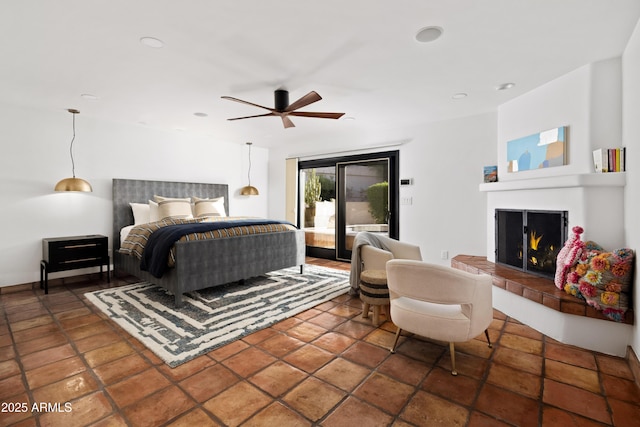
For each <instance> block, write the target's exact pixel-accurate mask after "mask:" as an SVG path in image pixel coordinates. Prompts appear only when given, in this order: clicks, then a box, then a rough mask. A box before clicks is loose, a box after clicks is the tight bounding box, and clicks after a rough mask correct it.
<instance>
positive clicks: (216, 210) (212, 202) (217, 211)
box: [193, 197, 227, 218]
mask: <svg viewBox="0 0 640 427" xmlns="http://www.w3.org/2000/svg"><path fill="white" fill-rule="evenodd" d="M193 203H194V207H193V216H195V217H196V218H201V217H205V216H227V213H226V212H225V210H224V197H217V198H215V199H201V198H199V197H193Z"/></svg>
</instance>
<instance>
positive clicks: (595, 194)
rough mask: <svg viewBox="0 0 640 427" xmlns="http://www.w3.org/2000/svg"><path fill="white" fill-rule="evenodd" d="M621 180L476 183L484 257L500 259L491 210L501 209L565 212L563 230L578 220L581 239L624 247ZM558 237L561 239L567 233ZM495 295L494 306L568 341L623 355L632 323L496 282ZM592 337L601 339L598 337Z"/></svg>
mask: <svg viewBox="0 0 640 427" xmlns="http://www.w3.org/2000/svg"><path fill="white" fill-rule="evenodd" d="M624 185H625V175H624V174H623V173H604V174H596V173H592V174H581V175H565V176H554V177H548V178H535V179H522V180H510V181H502V182H495V183H486V184H480V191H481V192H486V194H487V213H486V218H487V252H486V253H487V257H486V258H487V261H488V262H490V263H497V264H499V263H500V260H499V259H497V251H496V249H497V244H496V238H495V236H496V219H495V214H496V211H499V210H507V211H553V212H564V213H566V223H567V224H566V225H567V230H571V228H572V227H574V226H576V225H579V226H581V227H583V228H584V233H583V235H582V239H583V240H592V241H594V242H596V243H598V244H600V245H601V246H603V247H604V248H606V249H616V248H619V247H623V246H624V244H625V239H624V217H623V211H624V209H623V208H624ZM537 237H539V234H537V235H536V238H537ZM527 238H530V235H528V237H527ZM561 239H562V243H564V240H566V235H565V236H563V237H562V238H561ZM520 274H526V273H520ZM536 277H539V276H535V275H532V276H531V279H528V280H527V281H528V282H530V283H532V284H534V285H535V283H536V280H537V279H536ZM550 278H552V276H549V278H540V280H542V281H546V282H548V283H552V282H551V281H550ZM493 297H494V307H495V308H496V309H498V310H500V311H502V312H504V313H505V314H507V315H509V316H511V317H513V318H515V319H517V320H519V321H521V322H523V323H526V324H527V325H529V326H531V327H533V328H535V329H537V330H539V331H540V332H543V333H544V334H546V335H548V336H550V337H552V338H554V339H556V340H558V341H561V342H564V343H567V344H572V345H577V346H581V347H584V348H589V349H591V350H596V351H601V352H603V353H607V354H615V355H618V356H624V354H625V352H626V346H627V343H629V342H630V338H631V336H632V326H631V325H628V324H620V323H616V322H612V321H607V320H601V319H597V318H593V317H589V316H577V315H574V314H568V313H566V312H562V311H557V310H553V309H551V308H549V307H547V306H545V305H544V304H539V303H536V302H533V301H532V300H531V299H528V298H524V297H522V296H518V295H516V294H514V293H512V292H509V291H508V290H506V289H502V288H500V287H497V286H494V294H493ZM593 336H598V337H600V338H601V339H599V340H598V341H597V342H596V341H595V340H593V338H592V337H593Z"/></svg>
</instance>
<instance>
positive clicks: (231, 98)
mask: <svg viewBox="0 0 640 427" xmlns="http://www.w3.org/2000/svg"><path fill="white" fill-rule="evenodd" d="M221 98H222V99H228V100H229V101H235V102H240V103H242V104H247V105H253V106H254V107H259V108H264V109H265V110H269V111H271V112H273V111H275V110H274V109H273V108H269V107H265V106H263V105H258V104H254V103H253V102H249V101H243V100H242V99H238V98H234V97H232V96H221Z"/></svg>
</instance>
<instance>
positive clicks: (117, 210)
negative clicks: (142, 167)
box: [113, 178, 229, 252]
mask: <svg viewBox="0 0 640 427" xmlns="http://www.w3.org/2000/svg"><path fill="white" fill-rule="evenodd" d="M154 195H158V196H165V197H193V196H195V197H201V198H214V197H221V196H224V208H225V211H226V212H227V214H228V213H229V186H228V185H227V184H202V183H194V182H170V181H144V180H137V179H117V178H114V179H113V251H114V252H115V251H117V250H118V249H120V230H121V229H122V227H126V226H127V225H131V224H133V212H132V211H131V206H129V203H147V202H148V201H149V200H150V199H151V200H152V199H153V196H154Z"/></svg>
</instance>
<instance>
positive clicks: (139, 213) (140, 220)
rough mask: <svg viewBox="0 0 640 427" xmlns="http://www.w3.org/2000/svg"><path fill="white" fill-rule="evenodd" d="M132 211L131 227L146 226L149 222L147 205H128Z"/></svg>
mask: <svg viewBox="0 0 640 427" xmlns="http://www.w3.org/2000/svg"><path fill="white" fill-rule="evenodd" d="M129 206H131V210H132V211H133V225H138V224H146V223H148V222H151V220H150V219H149V218H150V214H151V209H150V208H149V205H148V204H147V203H129Z"/></svg>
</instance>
